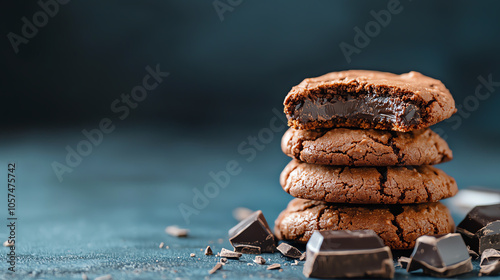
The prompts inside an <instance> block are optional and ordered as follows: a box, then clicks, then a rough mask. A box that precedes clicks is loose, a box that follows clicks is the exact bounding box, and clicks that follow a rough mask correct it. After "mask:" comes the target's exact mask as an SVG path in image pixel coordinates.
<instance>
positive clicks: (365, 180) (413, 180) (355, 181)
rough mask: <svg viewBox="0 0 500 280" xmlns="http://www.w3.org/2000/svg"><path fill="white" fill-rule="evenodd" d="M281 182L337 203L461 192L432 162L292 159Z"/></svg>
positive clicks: (301, 194)
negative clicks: (355, 164) (378, 163)
mask: <svg viewBox="0 0 500 280" xmlns="http://www.w3.org/2000/svg"><path fill="white" fill-rule="evenodd" d="M280 184H281V186H282V188H283V190H285V191H286V192H287V193H289V194H291V195H292V196H294V197H298V198H305V199H312V200H320V201H326V202H335V203H359V204H406V203H424V202H436V201H438V200H440V199H443V198H448V197H451V196H454V195H455V194H456V193H457V192H458V188H457V184H456V182H455V180H454V179H453V178H452V177H450V176H448V175H446V173H444V172H443V171H442V170H440V169H437V168H435V167H432V166H429V165H422V166H404V167H403V166H401V167H393V166H389V167H343V166H329V165H316V164H310V163H304V162H300V161H298V160H292V161H291V162H290V163H289V164H288V165H287V166H286V167H285V169H284V170H283V171H282V172H281V176H280Z"/></svg>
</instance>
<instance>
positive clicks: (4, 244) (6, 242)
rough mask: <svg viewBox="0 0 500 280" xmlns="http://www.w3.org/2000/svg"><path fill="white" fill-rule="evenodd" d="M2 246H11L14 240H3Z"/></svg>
mask: <svg viewBox="0 0 500 280" xmlns="http://www.w3.org/2000/svg"><path fill="white" fill-rule="evenodd" d="M3 246H4V247H11V246H14V242H9V240H5V242H4V243H3Z"/></svg>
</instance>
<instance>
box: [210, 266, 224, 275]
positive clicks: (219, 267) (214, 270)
mask: <svg viewBox="0 0 500 280" xmlns="http://www.w3.org/2000/svg"><path fill="white" fill-rule="evenodd" d="M221 268H222V264H221V263H217V264H216V265H215V266H214V267H213V268H212V269H210V270H209V271H208V274H214V273H215V272H216V271H217V270H219V269H221Z"/></svg>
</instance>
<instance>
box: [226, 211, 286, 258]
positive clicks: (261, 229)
mask: <svg viewBox="0 0 500 280" xmlns="http://www.w3.org/2000/svg"><path fill="white" fill-rule="evenodd" d="M229 242H231V244H232V245H233V247H234V249H235V250H236V251H237V252H242V251H241V250H243V249H245V248H246V250H245V251H247V252H249V253H253V254H260V253H267V252H269V253H274V250H275V249H276V242H275V240H274V235H273V233H272V232H271V229H270V228H269V225H268V224H267V221H266V218H264V215H263V214H262V211H260V210H259V211H255V212H254V213H252V214H251V215H250V216H248V217H247V218H246V219H244V220H243V221H241V222H240V223H239V224H237V225H236V226H234V227H233V228H231V229H230V230H229ZM248 245H250V246H253V247H259V248H260V253H256V250H253V249H250V248H249V247H248ZM242 253H243V252H242Z"/></svg>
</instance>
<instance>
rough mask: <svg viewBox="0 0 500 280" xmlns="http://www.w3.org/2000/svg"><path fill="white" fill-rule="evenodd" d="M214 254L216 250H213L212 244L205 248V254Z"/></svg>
mask: <svg viewBox="0 0 500 280" xmlns="http://www.w3.org/2000/svg"><path fill="white" fill-rule="evenodd" d="M213 254H214V252H213V251H212V248H210V246H207V248H206V249H205V255H207V256H211V255H213Z"/></svg>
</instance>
